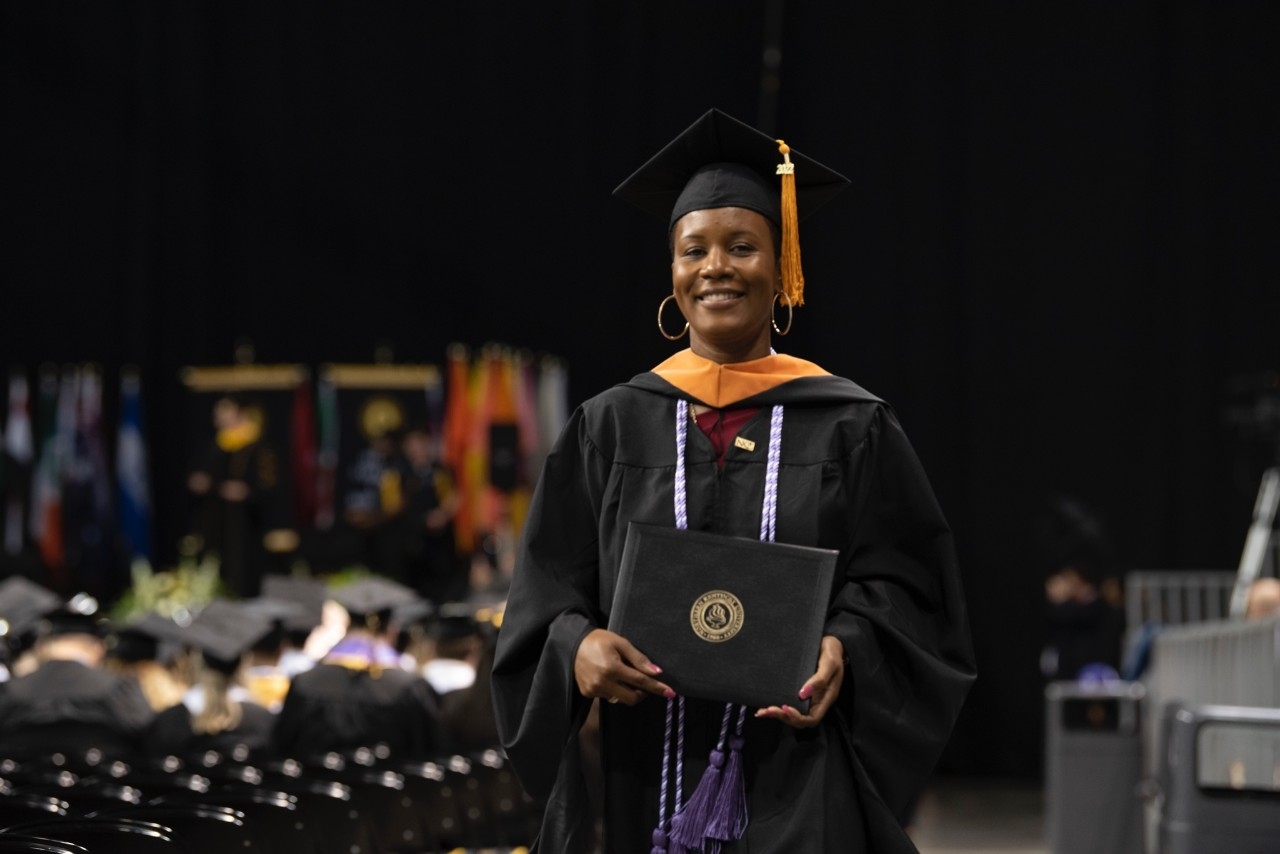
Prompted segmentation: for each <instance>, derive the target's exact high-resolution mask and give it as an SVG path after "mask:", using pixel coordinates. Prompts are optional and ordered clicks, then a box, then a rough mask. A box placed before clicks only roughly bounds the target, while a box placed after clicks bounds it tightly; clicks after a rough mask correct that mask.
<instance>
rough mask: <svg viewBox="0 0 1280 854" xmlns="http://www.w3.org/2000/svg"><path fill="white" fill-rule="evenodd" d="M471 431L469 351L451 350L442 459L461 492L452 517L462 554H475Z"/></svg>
mask: <svg viewBox="0 0 1280 854" xmlns="http://www.w3.org/2000/svg"><path fill="white" fill-rule="evenodd" d="M470 431H471V368H470V365H469V363H468V356H467V348H466V347H464V346H462V345H461V344H454V345H453V346H452V347H450V348H449V355H448V366H447V368H446V372H445V412H444V427H443V430H442V436H441V445H440V456H441V460H442V462H444V464H445V466H446V467H448V469H449V471H450V473H452V475H453V480H454V486H455V488H456V489H457V490H458V510H457V512H456V513H455V514H454V517H453V533H454V543H455V546H456V547H457V550H458V553H459V554H464V555H470V554H471V553H472V552H473V551H475V512H474V508H473V506H472V500H473V499H472V493H471V490H470V483H469V481H468V479H467V469H466V466H467V444H468V442H469V441H470Z"/></svg>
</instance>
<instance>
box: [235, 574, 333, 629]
mask: <svg viewBox="0 0 1280 854" xmlns="http://www.w3.org/2000/svg"><path fill="white" fill-rule="evenodd" d="M328 598H329V591H328V588H326V587H325V585H324V582H323V581H320V580H319V579H315V578H296V577H294V576H291V575H267V576H264V577H263V579H262V595H261V596H260V597H258V599H256V600H253V601H255V602H259V603H272V604H261V605H259V606H257V607H260V608H262V609H264V610H267V611H271V612H273V618H274V617H275V615H279V616H281V617H282V618H283V621H284V630H285V631H286V632H288V633H289V634H301V633H304V632H310V631H311V630H312V629H314V628H315V627H316V626H318V625H320V622H321V621H322V620H323V619H324V603H325V600H326V599H328ZM279 603H291V604H292V605H294V606H296V607H295V608H292V609H289V610H288V611H287V612H286V613H282V611H281V607H277V606H278V605H279Z"/></svg>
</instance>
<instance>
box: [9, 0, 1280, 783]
mask: <svg viewBox="0 0 1280 854" xmlns="http://www.w3.org/2000/svg"><path fill="white" fill-rule="evenodd" d="M1277 24H1280V6H1277V5H1276V4H1274V3H1269V2H1259V3H1211V2H1198V3H1196V2H1159V3H1157V2H1145V3H1071V4H1059V3H1049V4H1041V3H1012V2H1011V3H1002V4H998V3H972V4H963V5H962V4H937V5H931V4H918V3H899V2H882V3H875V4H867V3H839V4H837V3H830V4H828V3H799V2H790V3H786V2H782V0H772V1H771V2H764V1H763V0H732V2H727V1H726V2H718V1H717V2H711V0H703V2H698V0H648V2H609V3H604V2H598V3H589V2H562V3H507V2H494V1H493V0H489V2H465V3H450V4H444V3H432V2H417V3H397V2H379V3H367V2H361V3H341V2H335V3H314V2H309V0H307V2H303V0H297V2H245V3H233V2H205V3H197V2H182V0H151V2H142V0H139V2H132V3H129V2H94V3H82V4H67V3H58V2H28V3H5V4H4V5H3V6H0V126H2V129H0V138H2V139H3V142H4V169H3V178H0V184H2V189H0V206H2V217H3V219H2V220H0V235H3V237H2V238H0V240H2V246H3V250H2V251H0V281H2V282H3V285H0V288H2V290H3V297H2V298H0V365H6V364H15V363H20V364H23V365H27V366H29V367H31V368H34V366H35V365H37V364H39V363H41V362H45V361H50V362H71V361H85V360H91V361H95V362H98V363H100V364H102V365H103V366H104V368H105V370H106V376H107V382H108V386H107V388H108V394H109V396H110V395H111V394H112V392H113V390H114V388H115V378H116V377H117V376H118V369H119V367H120V366H121V365H123V364H125V363H136V364H138V365H140V366H141V368H142V371H143V380H144V391H145V393H146V395H147V401H146V405H147V407H148V425H147V427H148V432H149V438H150V442H151V453H152V458H153V463H154V475H155V480H156V486H155V491H156V494H157V495H158V496H159V498H160V500H159V509H158V513H159V519H158V522H159V526H160V532H161V536H162V538H163V539H164V541H163V542H161V544H160V546H161V552H162V554H164V553H165V552H166V550H168V552H169V553H171V551H172V543H171V542H170V539H171V537H172V536H173V535H174V531H175V528H176V526H177V525H179V524H180V521H181V520H179V519H177V518H175V517H176V515H177V514H176V513H175V512H174V507H175V506H176V505H175V503H174V500H173V496H174V495H176V494H177V493H176V490H178V489H179V485H180V483H181V478H182V467H183V465H184V464H185V459H186V455H187V454H188V452H189V450H188V449H186V448H184V447H183V446H182V443H183V435H182V433H183V431H182V430H181V428H180V427H179V426H178V425H181V424H182V423H183V421H182V419H183V417H184V414H185V412H186V409H185V398H184V392H183V389H182V387H181V385H180V384H179V383H178V380H177V373H178V370H179V368H180V367H181V366H183V365H187V364H215V363H225V362H228V361H230V359H231V357H232V351H233V346H234V343H235V342H236V340H237V339H240V338H242V337H247V338H248V339H250V340H251V341H252V343H253V345H254V346H255V348H256V352H257V360H258V361H259V362H302V363H307V364H315V363H319V362H322V361H328V360H333V361H369V360H370V359H371V358H372V356H373V352H374V349H375V347H377V346H378V345H379V344H381V343H390V344H391V346H392V347H393V349H394V354H395V358H396V359H397V360H399V361H407V362H414V361H434V362H439V363H443V361H444V356H445V350H446V347H447V345H448V344H449V343H450V342H453V341H460V342H463V343H468V344H471V345H480V344H482V343H483V342H486V341H490V340H496V341H501V342H504V343H508V344H512V345H515V346H520V347H528V348H530V349H532V350H535V351H545V352H551V353H555V354H557V355H561V356H563V357H565V358H566V359H567V361H568V364H569V369H570V377H571V398H572V400H573V401H575V402H576V401H579V400H581V399H583V398H585V397H587V396H589V395H591V394H593V393H595V392H597V391H600V390H601V389H603V388H604V387H606V386H607V385H608V384H610V383H613V382H616V381H619V380H621V379H624V378H626V377H628V376H630V375H631V374H633V373H636V372H638V371H640V370H643V369H645V368H648V367H649V366H651V365H653V364H655V363H656V362H657V361H659V360H660V359H662V358H663V357H664V356H665V355H667V354H668V353H670V352H671V350H672V346H671V345H670V344H668V343H667V342H666V341H663V340H662V339H661V338H659V337H658V333H657V330H656V329H655V328H654V326H653V318H654V311H655V309H656V307H657V304H658V301H659V300H660V299H661V298H662V297H663V296H664V294H665V293H667V292H669V289H670V281H669V277H668V272H667V265H668V260H667V258H666V257H665V241H664V234H663V224H662V223H658V222H656V221H650V220H647V219H645V218H644V217H643V216H642V215H641V214H638V213H636V212H633V211H632V210H630V209H628V208H626V207H625V206H624V205H623V204H621V203H619V202H617V201H615V200H613V199H611V198H610V195H609V194H610V190H611V189H612V188H613V187H614V186H615V185H616V184H617V183H618V182H619V181H620V180H621V179H622V178H624V177H626V176H627V175H628V174H629V173H630V172H631V170H632V169H633V168H635V167H636V166H637V165H638V164H639V163H641V162H642V161H643V160H644V159H646V158H647V157H648V156H649V155H650V154H652V153H653V152H654V151H655V150H656V149H657V148H658V147H660V146H661V145H662V144H663V143H665V142H666V141H667V140H668V139H669V138H670V137H671V136H673V135H674V134H675V133H676V132H677V131H679V130H680V129H682V128H683V127H684V126H685V125H687V124H688V123H689V122H691V121H692V120H693V119H694V118H695V117H696V116H698V115H699V114H701V113H702V112H703V111H705V110H706V109H707V108H708V107H710V106H718V107H720V108H721V109H723V110H725V111H727V112H729V113H731V114H733V115H735V116H738V117H740V118H742V119H744V120H746V121H748V122H750V123H753V124H759V125H760V126H761V127H763V128H765V129H767V130H774V131H776V132H777V133H778V135H781V136H784V137H785V138H786V139H787V140H788V142H790V143H791V144H792V145H794V146H795V147H797V148H798V149H800V150H801V151H803V152H805V153H806V154H808V155H810V156H812V157H814V158H816V159H818V160H820V161H822V162H825V163H827V164H830V165H831V166H833V167H835V168H837V169H839V170H841V171H843V172H844V173H845V174H847V175H848V176H849V177H850V178H851V179H852V186H851V187H850V189H849V190H848V191H846V192H845V193H844V194H843V195H842V196H841V197H839V198H838V199H837V200H836V201H834V202H832V203H831V204H830V205H829V206H828V207H827V208H826V209H825V210H824V212H823V213H822V214H821V215H820V216H815V217H814V218H812V219H810V220H806V222H805V224H804V228H803V230H802V233H803V238H804V239H803V247H804V259H805V268H806V277H807V280H808V284H809V287H808V292H807V294H806V296H807V297H808V304H807V305H806V307H805V308H803V309H801V310H800V311H798V312H797V313H796V318H795V331H794V332H793V333H792V334H791V336H790V337H788V338H786V339H779V340H778V341H777V342H776V343H777V345H778V346H779V348H780V349H782V350H783V351H785V352H789V353H792V354H795V355H799V356H803V357H806V358H810V359H813V360H815V361H817V362H819V363H821V364H822V365H824V366H825V367H827V368H828V369H829V370H831V371H833V372H835V373H839V374H843V375H846V376H849V377H852V378H853V379H855V380H857V381H858V382H860V383H861V384H863V385H864V386H866V387H867V388H869V389H871V390H872V391H874V392H876V393H877V394H879V395H881V396H883V397H885V398H886V399H887V400H889V401H890V402H891V403H893V404H894V406H895V407H896V409H897V410H898V412H899V414H900V416H901V419H902V421H903V423H904V425H905V426H906V428H907V431H908V433H909V435H910V436H911V437H912V439H913V442H914V443H915V445H916V447H917V450H918V451H919V453H920V455H921V457H922V458H923V461H924V463H925V466H926V468H927V470H928V471H929V472H930V474H931V477H932V478H933V481H934V484H935V487H936V489H937V492H938V494H939V497H940V500H941V502H942V505H943V507H944V508H945V509H946V510H947V512H948V515H949V517H950V519H951V521H952V523H953V526H954V528H955V529H956V532H957V536H958V539H959V544H960V549H961V558H962V561H963V566H964V572H965V582H966V585H967V593H968V597H969V601H970V606H971V611H972V618H973V625H974V632H975V640H976V645H977V651H978V656H979V667H980V672H981V679H980V681H979V683H978V685H977V687H976V688H975V690H974V692H973V694H972V695H971V700H970V703H969V705H968V707H967V709H966V712H965V716H964V718H963V719H962V721H961V724H960V726H959V728H958V730H957V733H956V736H955V738H954V739H953V742H952V745H951V747H950V749H949V751H948V754H947V756H946V757H945V758H944V762H943V765H942V771H943V772H946V773H963V774H978V775H1009V776H1032V775H1035V774H1036V773H1038V769H1039V765H1040V754H1041V749H1042V748H1041V743H1040V741H1039V733H1040V728H1041V715H1042V700H1041V693H1040V691H1041V685H1040V683H1039V675H1038V670H1037V657H1038V652H1039V647H1040V644H1041V642H1042V640H1043V634H1044V631H1043V616H1042V615H1043V588H1042V573H1041V571H1040V570H1041V568H1040V567H1038V566H1037V565H1036V564H1035V561H1034V559H1033V557H1032V554H1033V552H1032V545H1033V544H1032V542H1031V536H1030V527H1031V524H1032V522H1033V520H1034V516H1035V514H1036V512H1037V508H1038V507H1039V506H1040V505H1041V504H1042V502H1044V501H1045V500H1046V497H1047V496H1048V495H1050V494H1052V493H1065V494H1068V495H1072V496H1075V497H1077V498H1079V499H1081V500H1083V501H1086V502H1088V503H1090V504H1091V505H1093V506H1094V507H1096V508H1097V509H1098V510H1099V512H1100V513H1102V515H1103V516H1104V517H1105V519H1106V521H1107V523H1108V525H1109V527H1110V529H1111V531H1112V533H1113V536H1114V539H1115V541H1116V546H1117V550H1118V552H1119V556H1120V559H1121V561H1122V564H1123V565H1124V566H1128V567H1138V568H1192V567H1224V568H1225V567H1234V565H1235V563H1236V561H1237V559H1238V556H1239V553H1240V548H1241V546H1242V545H1243V539H1244V533H1245V529H1246V527H1247V524H1248V515H1249V507H1250V506H1251V501H1252V497H1253V493H1254V490H1255V489H1256V483H1257V476H1258V473H1259V472H1258V466H1259V465H1260V462H1259V459H1260V457H1261V452H1260V451H1259V450H1258V446H1257V445H1258V443H1257V442H1255V441H1254V440H1252V439H1250V438H1249V437H1247V436H1245V435H1243V434H1242V433H1241V431H1240V430H1239V429H1237V428H1234V427H1232V426H1231V425H1230V424H1228V423H1227V422H1226V421H1225V420H1224V407H1225V406H1226V404H1228V403H1229V402H1231V399H1232V397H1231V388H1232V386H1231V383H1232V381H1233V378H1236V377H1239V376H1241V375H1248V374H1253V373H1256V372H1259V371H1263V370H1267V369H1275V368H1277V367H1280V354H1278V353H1277V349H1278V348H1277V343H1276V337H1275V331H1276V327H1277V319H1278V317H1280V312H1278V309H1280V287H1278V286H1277V281H1276V273H1277V271H1278V270H1280V263H1278V261H1280V259H1278V258H1277V252H1278V250H1277V245H1280V244H1278V241H1277V238H1276V235H1277V225H1278V224H1280V223H1277V215H1276V212H1275V202H1276V198H1277V191H1280V179H1278V177H1277V174H1276V161H1277V158H1276V151H1277V144H1276V143H1277V131H1278V130H1280V111H1278V110H1277V108H1276V107H1277V104H1278V103H1280V100H1278V98H1277V94H1278V93H1277V91H1276V82H1277V74H1276V70H1277V69H1276V61H1275V59H1274V54H1275V34H1276V33H1277V32H1278V31H1280V29H1278V27H1277ZM108 423H111V422H110V421H108Z"/></svg>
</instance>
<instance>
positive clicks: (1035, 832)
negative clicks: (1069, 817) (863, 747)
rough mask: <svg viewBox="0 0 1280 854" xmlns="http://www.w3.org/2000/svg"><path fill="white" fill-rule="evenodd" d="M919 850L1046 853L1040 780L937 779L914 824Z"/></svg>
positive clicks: (936, 853) (962, 853) (923, 853)
mask: <svg viewBox="0 0 1280 854" xmlns="http://www.w3.org/2000/svg"><path fill="white" fill-rule="evenodd" d="M911 837H912V839H914V840H915V843H916V845H917V847H919V849H920V852H921V854H1047V852H1048V850H1049V849H1048V846H1047V845H1046V843H1045V836H1044V790H1043V788H1042V787H1041V786H1040V785H1038V784H1036V783H1006V782H999V781H990V780H937V781H935V782H934V783H933V784H932V785H930V786H929V788H928V789H927V790H926V791H925V793H924V795H922V796H921V798H920V803H919V806H918V807H917V809H916V816H915V822H914V823H913V826H912V828H911Z"/></svg>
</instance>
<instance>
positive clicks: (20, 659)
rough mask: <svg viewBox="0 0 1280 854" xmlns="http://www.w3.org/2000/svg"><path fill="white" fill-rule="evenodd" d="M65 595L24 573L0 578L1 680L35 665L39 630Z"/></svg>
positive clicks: (33, 668)
mask: <svg viewBox="0 0 1280 854" xmlns="http://www.w3.org/2000/svg"><path fill="white" fill-rule="evenodd" d="M61 605H62V597H60V596H59V595H58V594H57V593H54V592H53V591H52V590H49V589H48V588H46V587H43V586H41V585H39V584H36V583H35V582H34V581H32V580H31V579H29V578H27V577H26V576H22V575H11V576H9V577H8V578H6V579H4V580H3V581H0V648H2V649H0V659H3V661H4V666H3V667H2V668H0V682H7V681H9V680H10V679H11V678H13V677H15V676H22V675H25V674H27V673H30V672H32V671H33V670H35V669H36V657H35V641H36V630H37V628H38V627H39V626H40V622H41V620H42V619H43V618H44V616H45V615H46V614H49V613H51V612H53V611H55V610H57V609H58V608H59V607H60V606H61Z"/></svg>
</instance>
